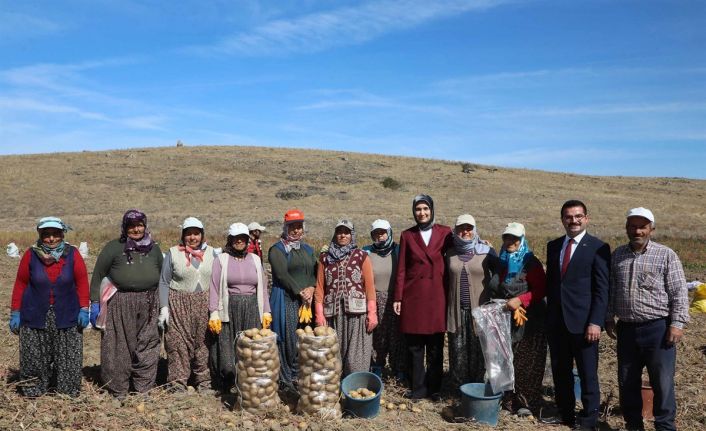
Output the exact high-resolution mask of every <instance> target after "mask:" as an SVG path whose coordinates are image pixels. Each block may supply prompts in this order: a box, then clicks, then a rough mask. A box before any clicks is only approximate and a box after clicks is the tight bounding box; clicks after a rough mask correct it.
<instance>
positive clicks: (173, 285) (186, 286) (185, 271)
mask: <svg viewBox="0 0 706 431" xmlns="http://www.w3.org/2000/svg"><path fill="white" fill-rule="evenodd" d="M169 253H170V254H171V258H172V281H171V282H170V283H169V288H170V289H174V290H179V291H181V292H196V286H197V285H198V284H199V283H200V284H201V291H203V292H206V291H208V288H209V285H210V283H211V269H212V267H213V247H211V246H210V245H209V246H206V249H205V250H204V253H203V262H199V267H198V268H196V267H195V266H194V265H193V264H190V265H189V266H186V254H185V253H184V252H183V251H179V247H178V246H174V247H172V248H170V249H169Z"/></svg>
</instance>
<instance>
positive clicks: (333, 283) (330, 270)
mask: <svg viewBox="0 0 706 431" xmlns="http://www.w3.org/2000/svg"><path fill="white" fill-rule="evenodd" d="M367 257H368V254H367V253H366V252H365V251H363V250H361V249H359V248H356V249H354V250H353V251H352V252H351V253H350V254H349V255H348V256H346V257H345V258H343V259H341V260H339V261H338V262H335V263H332V264H329V263H325V261H324V260H323V257H322V261H321V262H320V263H321V265H324V283H325V286H324V316H326V317H333V316H334V315H336V314H337V313H338V311H339V310H338V308H339V306H340V304H341V301H343V304H344V310H345V312H346V313H347V314H363V313H366V312H367V303H366V298H365V286H364V285H363V260H365V259H367Z"/></svg>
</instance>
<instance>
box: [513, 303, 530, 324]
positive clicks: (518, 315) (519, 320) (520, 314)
mask: <svg viewBox="0 0 706 431" xmlns="http://www.w3.org/2000/svg"><path fill="white" fill-rule="evenodd" d="M512 318H513V319H514V320H515V325H517V326H522V325H524V324H525V322H526V321H527V316H526V315H525V309H524V308H522V306H520V307H517V310H515V312H514V313H513V317H512Z"/></svg>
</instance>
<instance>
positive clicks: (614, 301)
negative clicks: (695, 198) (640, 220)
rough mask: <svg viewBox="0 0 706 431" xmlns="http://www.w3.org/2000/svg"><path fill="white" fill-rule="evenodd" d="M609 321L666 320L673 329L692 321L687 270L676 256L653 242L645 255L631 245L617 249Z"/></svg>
mask: <svg viewBox="0 0 706 431" xmlns="http://www.w3.org/2000/svg"><path fill="white" fill-rule="evenodd" d="M610 276H611V280H610V300H609V302H608V319H612V318H613V316H617V317H618V319H620V320H622V321H623V322H645V321H648V320H654V319H660V318H663V317H667V318H669V319H670V321H671V323H670V324H671V326H674V327H676V328H683V327H684V324H686V323H687V322H689V308H688V307H689V298H688V290H687V287H686V278H685V277H684V269H683V268H682V265H681V261H680V260H679V257H678V256H677V254H676V253H675V252H674V251H673V250H672V249H670V248H669V247H666V246H664V245H662V244H658V243H656V242H654V241H650V242H648V243H647V246H646V247H645V249H644V250H643V252H642V253H635V252H633V251H632V249H631V248H630V245H621V246H620V247H618V248H616V249H615V251H614V252H613V256H612V257H611V273H610Z"/></svg>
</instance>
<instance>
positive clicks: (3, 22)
mask: <svg viewBox="0 0 706 431" xmlns="http://www.w3.org/2000/svg"><path fill="white" fill-rule="evenodd" d="M63 29H64V25H63V24H60V23H58V22H56V21H52V20H49V19H46V18H44V17H39V16H33V15H29V14H25V13H19V12H8V11H0V43H2V42H1V41H5V42H8V41H13V40H21V39H28V38H34V37H38V36H45V35H48V34H53V33H57V32H59V31H61V30H63Z"/></svg>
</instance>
